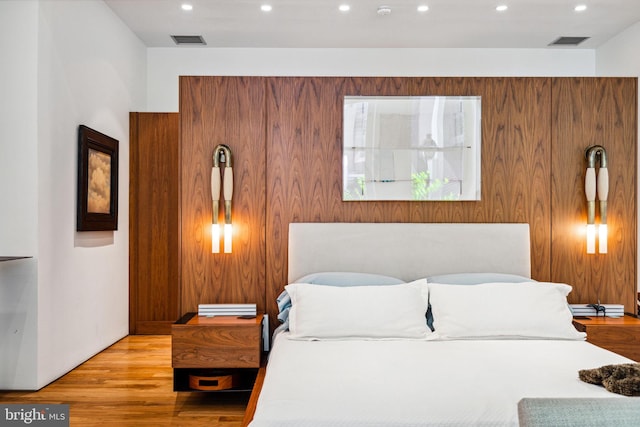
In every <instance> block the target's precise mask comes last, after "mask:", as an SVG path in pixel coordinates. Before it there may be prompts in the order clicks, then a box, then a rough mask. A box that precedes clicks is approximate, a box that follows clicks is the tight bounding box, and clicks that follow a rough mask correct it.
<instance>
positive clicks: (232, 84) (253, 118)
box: [180, 77, 266, 312]
mask: <svg viewBox="0 0 640 427" xmlns="http://www.w3.org/2000/svg"><path fill="white" fill-rule="evenodd" d="M264 88H265V85H264V79H262V78H259V77H181V78H180V114H181V137H182V139H181V178H182V195H181V203H180V207H181V212H182V220H181V237H182V240H181V255H182V260H181V266H182V271H181V274H182V280H181V287H182V293H181V301H182V311H183V312H188V311H197V307H198V304H200V303H256V304H257V307H258V310H263V309H264V304H265V299H264V277H265V267H264V262H265V212H266V201H265V190H264V181H265V168H266V166H265V153H266V147H265V137H264V133H265V109H264V97H265V90H264ZM218 144H226V145H228V146H229V147H230V149H231V151H232V154H233V171H234V190H233V206H232V221H233V225H234V237H233V253H232V254H224V253H221V254H212V253H211V222H212V199H211V184H210V180H211V168H212V166H213V150H214V148H215V147H216V146H217V145H218ZM220 211H221V213H222V212H223V209H220Z"/></svg>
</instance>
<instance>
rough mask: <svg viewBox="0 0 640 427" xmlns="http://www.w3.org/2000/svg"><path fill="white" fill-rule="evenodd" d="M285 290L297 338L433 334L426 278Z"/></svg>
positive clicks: (291, 328) (298, 286) (295, 285)
mask: <svg viewBox="0 0 640 427" xmlns="http://www.w3.org/2000/svg"><path fill="white" fill-rule="evenodd" d="M285 289H286V290H287V292H288V293H289V295H290V296H291V311H290V313H289V331H290V335H289V337H290V338H292V339H302V340H320V339H362V338H364V339H424V338H426V337H427V335H429V334H430V333H431V331H430V330H429V328H428V327H427V323H426V318H425V314H426V311H427V304H428V285H427V281H426V280H425V279H421V280H417V281H415V282H411V283H402V284H398V285H383V286H350V287H335V286H322V285H312V284H308V283H292V284H290V285H287V286H285Z"/></svg>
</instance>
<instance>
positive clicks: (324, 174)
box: [181, 77, 637, 326]
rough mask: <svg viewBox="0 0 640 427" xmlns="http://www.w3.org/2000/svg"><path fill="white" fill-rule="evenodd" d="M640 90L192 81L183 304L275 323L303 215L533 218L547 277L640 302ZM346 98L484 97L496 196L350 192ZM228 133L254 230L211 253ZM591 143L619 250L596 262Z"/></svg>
mask: <svg viewBox="0 0 640 427" xmlns="http://www.w3.org/2000/svg"><path fill="white" fill-rule="evenodd" d="M636 89H637V88H636V83H635V80H633V79H595V78H586V79H553V78H434V77H424V78H406V77H403V78H396V77H206V78H204V77H184V78H182V79H181V114H182V125H181V136H182V144H183V146H182V151H181V153H182V162H181V165H182V168H183V169H182V175H181V176H182V199H181V209H182V211H183V217H182V222H181V226H182V234H183V241H182V256H183V260H182V263H181V265H182V290H183V291H182V305H183V311H193V310H194V309H195V307H196V306H197V303H200V302H256V303H257V304H258V308H259V309H263V308H264V309H266V312H267V313H268V314H269V315H270V318H271V322H272V326H273V325H275V324H276V321H275V314H276V305H275V298H276V296H277V295H278V294H279V293H280V292H281V291H282V289H283V287H284V285H285V284H286V279H287V239H288V225H289V223H291V222H300V221H307V222H327V221H337V222H526V223H529V224H530V227H531V241H532V276H533V277H534V278H535V279H537V280H543V281H548V280H552V281H561V282H567V283H570V284H572V285H574V287H575V288H576V291H575V292H574V293H572V295H571V298H572V301H575V302H578V301H580V302H589V301H590V300H591V299H592V298H593V297H594V296H598V297H600V299H601V300H602V302H622V303H624V304H625V309H627V310H629V311H633V310H632V309H631V308H630V307H631V306H630V304H631V301H632V300H631V298H630V295H631V293H634V295H635V289H636V288H635V286H636V285H635V269H636V267H635V252H636V243H635V234H636V220H635V212H636V210H635V203H636V202H635V197H636V196H635V194H636V182H635V179H636V177H635V170H636V155H635V152H636V151H635V150H636V148H635V147H636V145H635V144H636V139H637V135H636V132H637V123H636V121H637V119H636V114H637V106H636V97H637V91H636ZM345 95H480V96H482V200H480V201H477V202H454V203H452V202H374V201H371V202H343V201H342V102H343V97H344V96H345ZM567 140H569V141H571V142H566V141H567ZM605 140H606V141H607V142H606V143H605V142H603V141H605ZM230 141H231V142H230ZM234 141H236V142H234ZM240 141H242V142H240ZM245 141H251V144H247V143H246V142H245ZM222 142H226V143H228V144H230V145H232V144H233V146H232V150H233V151H234V155H235V158H236V159H241V160H239V161H244V162H246V163H245V164H244V165H243V166H242V168H243V171H244V172H241V173H237V175H236V176H239V177H240V178H238V179H239V181H236V188H242V190H240V192H241V194H240V195H238V196H237V197H238V200H236V195H235V194H234V223H238V224H239V226H240V228H241V230H240V231H239V233H240V234H239V235H237V236H236V240H234V253H233V254H232V255H231V256H228V255H222V254H221V255H212V254H211V253H210V235H209V230H208V224H209V223H210V218H209V217H210V215H211V207H210V204H211V203H210V196H209V192H210V190H209V182H208V181H209V171H210V167H211V152H212V150H213V147H214V146H215V144H217V143H222ZM591 143H602V144H603V145H605V146H606V148H607V150H608V151H609V152H610V173H612V172H613V174H614V175H615V176H614V175H612V188H611V192H610V200H611V201H610V207H609V212H610V215H609V227H610V230H611V233H610V240H609V248H610V253H609V254H608V255H607V256H596V257H593V258H590V259H587V258H585V255H584V246H583V245H584V244H583V239H582V237H579V236H578V237H577V236H576V235H575V230H576V228H577V227H579V226H580V225H581V224H583V223H584V216H585V208H584V205H585V204H584V198H583V197H584V196H583V195H582V191H583V190H582V188H583V184H582V180H583V179H584V177H583V176H582V175H581V174H582V173H583V170H584V164H583V150H584V149H585V148H586V146H587V145H589V144H591ZM236 167H238V166H237V165H236ZM614 168H615V170H614ZM603 258H606V259H603ZM586 283H588V284H586ZM600 288H606V289H607V290H606V291H601V290H600ZM588 289H591V290H590V291H586V290H588ZM606 299H609V300H608V301H605V300H606ZM583 300H586V301H583Z"/></svg>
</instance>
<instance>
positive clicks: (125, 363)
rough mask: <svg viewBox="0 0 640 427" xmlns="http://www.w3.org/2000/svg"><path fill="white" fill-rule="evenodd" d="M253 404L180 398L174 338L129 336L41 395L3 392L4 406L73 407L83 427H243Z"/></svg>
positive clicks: (73, 417) (238, 398)
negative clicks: (175, 387) (175, 388)
mask: <svg viewBox="0 0 640 427" xmlns="http://www.w3.org/2000/svg"><path fill="white" fill-rule="evenodd" d="M248 398H249V396H248V395H246V394H242V395H227V394H225V395H220V394H216V395H214V394H210V393H196V392H194V393H188V392H180V393H175V392H174V391H173V370H172V369H171V336H170V335H130V336H128V337H125V338H123V339H122V340H120V341H118V342H117V343H115V344H114V345H112V346H111V347H109V348H107V349H106V350H104V351H103V352H101V353H99V354H98V355H96V356H94V357H93V358H91V359H89V360H88V361H86V362H85V363H83V364H82V365H80V366H79V367H77V368H76V369H74V370H73V371H71V372H69V373H68V374H66V375H65V376H63V377H62V378H60V379H58V380H57V381H55V382H53V383H51V384H49V385H48V386H46V387H44V388H42V389H41V390H39V391H36V392H32V391H31V392H30V391H10V392H6V391H0V403H27V404H28V403H68V404H69V405H70V407H69V408H70V409H69V411H70V425H71V426H82V427H92V426H105V425H106V426H125V427H137V426H177V427H179V426H185V427H189V426H209V427H240V426H241V425H242V419H243V417H244V411H245V408H246V406H247V401H248Z"/></svg>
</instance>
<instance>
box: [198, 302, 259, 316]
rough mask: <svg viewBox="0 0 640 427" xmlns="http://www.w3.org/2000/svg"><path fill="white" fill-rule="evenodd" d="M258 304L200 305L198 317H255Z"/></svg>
mask: <svg viewBox="0 0 640 427" xmlns="http://www.w3.org/2000/svg"><path fill="white" fill-rule="evenodd" d="M256 314H257V310H256V304H198V316H255V315H256Z"/></svg>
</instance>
